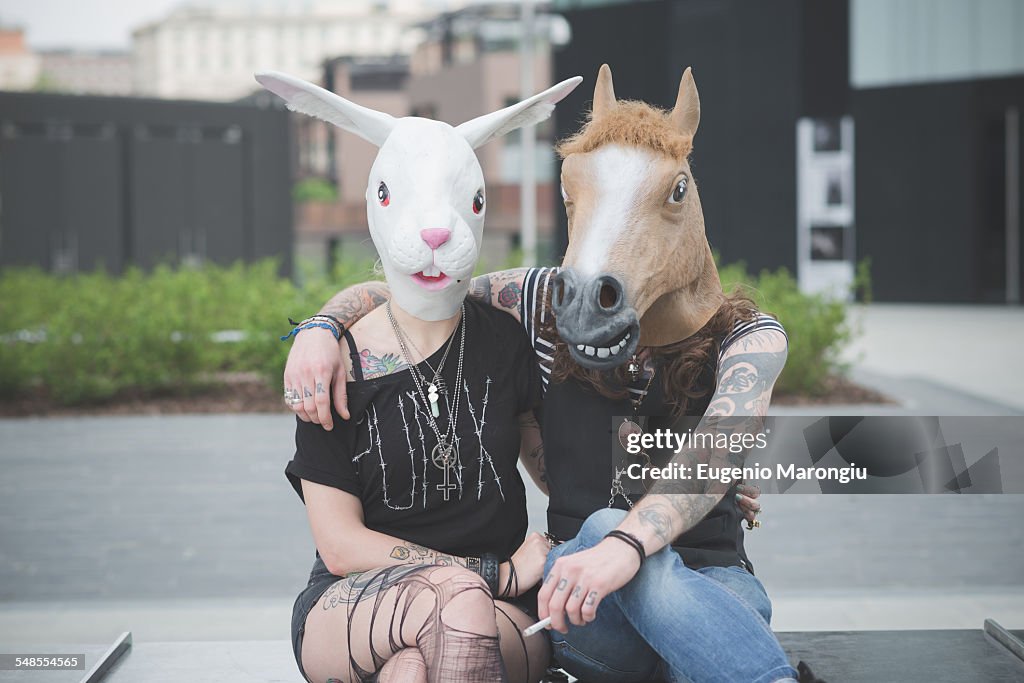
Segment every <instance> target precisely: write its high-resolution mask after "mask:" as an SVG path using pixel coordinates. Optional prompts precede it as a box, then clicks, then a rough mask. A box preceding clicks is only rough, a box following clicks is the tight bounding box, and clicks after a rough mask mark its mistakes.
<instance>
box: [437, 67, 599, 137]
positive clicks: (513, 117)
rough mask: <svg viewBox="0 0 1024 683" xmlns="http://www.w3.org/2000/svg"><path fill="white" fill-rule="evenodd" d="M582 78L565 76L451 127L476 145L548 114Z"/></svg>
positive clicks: (536, 121)
mask: <svg viewBox="0 0 1024 683" xmlns="http://www.w3.org/2000/svg"><path fill="white" fill-rule="evenodd" d="M582 82H583V78H582V77H580V76H575V77H573V78H569V79H567V80H564V81H562V82H561V83H559V84H558V85H554V86H552V87H550V88H548V89H547V90H545V91H544V92H542V93H539V94H537V95H534V96H533V97H531V98H529V99H526V100H523V101H522V102H519V103H517V104H513V105H512V106H510V107H505V108H504V109H499V110H498V111H495V112H491V113H490V114H484V115H483V116H478V117H476V118H475V119H470V120H469V121H466V122H465V123H463V124H462V125H460V126H456V128H455V130H456V131H458V132H459V133H460V134H461V135H462V136H463V137H464V138H466V140H467V141H468V142H469V145H470V147H472V148H473V149H476V148H477V147H480V146H482V145H486V144H487V143H488V142H490V141H491V140H493V139H494V138H499V137H501V136H502V135H506V134H507V133H511V132H512V131H514V130H516V129H517V128H522V127H523V126H532V125H533V124H535V123H540V122H541V121H543V120H544V119H546V118H548V117H549V116H551V112H553V111H554V110H555V104H557V103H558V102H560V101H561V100H562V99H563V98H564V97H565V96H566V95H568V94H569V93H571V92H572V91H573V90H575V89H576V86H577V85H579V84H580V83H582Z"/></svg>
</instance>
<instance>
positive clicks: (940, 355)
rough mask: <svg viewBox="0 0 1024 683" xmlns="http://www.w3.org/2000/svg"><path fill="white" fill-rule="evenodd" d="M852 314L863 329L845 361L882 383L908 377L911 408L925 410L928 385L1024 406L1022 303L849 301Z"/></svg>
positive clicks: (1016, 408)
mask: <svg viewBox="0 0 1024 683" xmlns="http://www.w3.org/2000/svg"><path fill="white" fill-rule="evenodd" d="M852 318H853V320H854V322H855V324H857V325H858V327H859V329H860V332H861V334H860V337H859V338H858V339H857V340H856V341H855V342H854V343H853V344H852V345H851V346H850V349H849V351H848V353H847V354H846V359H847V360H848V361H849V362H850V363H851V365H853V366H854V367H856V368H857V369H858V370H859V371H865V372H867V373H869V374H871V375H875V376H880V377H882V378H885V380H886V381H892V380H896V381H907V382H909V384H910V385H911V387H910V388H911V396H910V398H911V404H912V405H911V407H912V408H913V407H918V406H920V407H922V409H923V410H925V411H927V410H929V409H930V408H929V404H931V403H932V400H931V399H930V397H929V395H928V393H927V390H926V389H925V387H931V388H934V389H937V390H938V392H939V393H944V392H945V393H948V392H949V390H954V391H955V392H957V393H959V394H961V395H966V396H965V397H964V398H970V397H972V396H973V397H976V398H978V399H984V400H986V401H987V402H989V403H990V404H992V405H993V406H1000V405H1001V406H1004V407H1009V408H1012V409H1013V411H1014V412H1018V413H1019V412H1020V411H1024V353H1022V352H1021V342H1022V341H1024V309H1022V308H1020V307H1013V306H949V305H921V304H871V305H870V306H866V307H865V306H860V307H854V308H853V309H852ZM915 384H916V385H917V386H916V387H914V386H913V385H915ZM922 389H925V390H923V391H922ZM939 407H942V406H941V405H940V406H939ZM951 408H955V406H951ZM932 414H946V415H952V414H963V413H955V412H947V413H937V412H933V413H932ZM989 414H1004V413H1003V412H992V413H989Z"/></svg>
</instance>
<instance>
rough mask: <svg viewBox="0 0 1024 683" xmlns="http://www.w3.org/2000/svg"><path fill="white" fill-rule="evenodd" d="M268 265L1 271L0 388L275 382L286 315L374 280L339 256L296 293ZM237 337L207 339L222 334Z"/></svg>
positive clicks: (136, 388)
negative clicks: (333, 266)
mask: <svg viewBox="0 0 1024 683" xmlns="http://www.w3.org/2000/svg"><path fill="white" fill-rule="evenodd" d="M277 271H278V268H277V264H276V263H275V262H273V261H265V262H261V263H258V264H254V265H242V264H237V265H234V266H230V267H217V266H210V265H207V266H204V267H202V268H180V269H172V268H169V267H164V266H162V267H158V268H155V269H154V270H153V271H151V272H149V273H143V272H142V271H140V270H137V269H131V270H128V271H127V272H125V273H124V274H123V275H121V276H119V277H113V276H111V275H109V274H107V273H104V272H95V273H85V274H79V275H73V276H55V275H49V274H47V273H44V272H42V271H40V270H37V269H9V270H5V271H3V272H0V340H2V341H0V396H4V397H7V398H10V397H12V396H14V395H16V394H18V392H22V391H25V390H29V389H32V390H42V391H45V392H47V393H48V394H49V395H50V396H51V397H52V398H53V399H54V400H56V401H59V402H61V403H67V404H78V403H86V402H90V401H96V400H102V399H106V398H109V397H112V396H114V395H116V394H118V393H120V392H124V391H133V392H141V393H144V394H155V393H162V392H174V393H187V392H190V391H199V390H202V389H203V388H204V387H205V386H207V385H209V384H210V383H211V382H214V381H216V377H215V376H216V373H219V372H259V373H260V374H261V375H263V376H264V377H266V379H267V381H268V382H271V383H272V384H274V385H277V384H279V383H280V381H281V374H282V372H283V368H284V362H285V358H286V357H287V354H288V348H289V345H288V344H284V343H282V342H281V341H280V339H279V337H280V335H282V334H285V333H286V332H287V331H288V330H289V329H290V328H289V325H288V317H289V316H291V317H293V318H294V317H302V316H305V315H308V314H310V313H313V312H315V311H316V310H317V309H318V308H319V307H320V305H321V304H322V303H323V302H324V301H325V300H326V299H327V298H328V297H329V296H330V295H331V294H333V293H334V292H335V291H337V288H338V286H339V285H340V286H345V285H348V284H351V283H354V282H359V281H362V280H367V279H370V278H371V277H373V274H372V263H369V262H366V263H361V264H343V265H342V266H341V267H340V268H339V269H338V271H337V272H336V273H335V274H334V276H333V277H332V282H333V283H334V284H329V283H328V281H327V280H325V279H320V280H316V281H312V282H308V283H306V285H305V286H304V287H302V288H301V289H300V288H298V287H296V286H295V285H294V284H292V282H291V281H290V280H288V279H285V278H282V277H280V276H279V275H278V274H277ZM226 330H227V331H234V330H237V331H241V332H242V333H243V335H241V337H242V340H241V341H237V342H234V343H213V342H212V341H211V340H212V339H213V338H214V336H215V335H216V334H217V333H219V332H223V331H226Z"/></svg>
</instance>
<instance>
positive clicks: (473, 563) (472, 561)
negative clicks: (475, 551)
mask: <svg viewBox="0 0 1024 683" xmlns="http://www.w3.org/2000/svg"><path fill="white" fill-rule="evenodd" d="M466 569H468V570H469V571H471V572H473V573H474V574H480V558H479V557H467V558H466ZM481 576H482V574H481Z"/></svg>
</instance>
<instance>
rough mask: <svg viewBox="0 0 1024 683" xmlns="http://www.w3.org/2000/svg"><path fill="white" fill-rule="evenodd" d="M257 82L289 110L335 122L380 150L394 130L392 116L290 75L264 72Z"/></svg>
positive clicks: (260, 74) (259, 74)
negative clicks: (281, 100)
mask: <svg viewBox="0 0 1024 683" xmlns="http://www.w3.org/2000/svg"><path fill="white" fill-rule="evenodd" d="M256 80H257V81H258V82H259V84H260V85H262V86H263V87H264V88H266V89H267V90H269V91H270V92H272V93H274V94H275V95H278V96H280V97H281V99H283V100H284V101H285V103H286V104H287V106H288V108H289V109H290V110H292V111H296V112H299V113H300V114H308V115H309V116H314V117H316V118H318V119H321V120H323V121H326V122H327V123H333V124H334V125H335V126H337V127H338V128H341V129H343V130H347V131H348V132H350V133H355V134H356V135H358V136H359V137H361V138H363V139H364V140H367V141H368V142H371V143H373V144H374V145H376V146H377V147H380V146H381V145H383V144H384V141H385V140H387V138H388V135H390V134H391V130H392V129H393V128H394V127H395V118H394V117H393V116H389V115H387V114H383V113H381V112H379V111H374V110H373V109H367V108H366V107H361V106H359V105H358V104H355V103H354V102H349V101H348V100H346V99H345V98H344V97H340V96H338V95H335V94H334V93H332V92H330V91H328V90H324V89H323V88H321V87H320V86H317V85H313V84H312V83H307V82H306V81H303V80H301V79H299V78H295V77H293V76H289V75H288V74H283V73H279V72H277V71H262V72H260V73H258V74H256Z"/></svg>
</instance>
